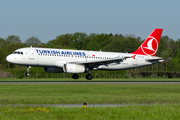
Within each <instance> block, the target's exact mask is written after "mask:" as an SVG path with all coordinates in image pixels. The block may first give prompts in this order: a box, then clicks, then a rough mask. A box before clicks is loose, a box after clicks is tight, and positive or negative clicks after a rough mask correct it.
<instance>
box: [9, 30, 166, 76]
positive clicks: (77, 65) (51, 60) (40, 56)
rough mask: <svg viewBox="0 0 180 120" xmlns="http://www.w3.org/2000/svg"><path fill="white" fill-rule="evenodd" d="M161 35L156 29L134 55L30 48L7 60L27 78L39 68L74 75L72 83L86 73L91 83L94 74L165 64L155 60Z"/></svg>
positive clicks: (160, 60)
mask: <svg viewBox="0 0 180 120" xmlns="http://www.w3.org/2000/svg"><path fill="white" fill-rule="evenodd" d="M162 31H163V29H158V28H157V29H155V30H154V31H153V32H152V33H151V34H150V35H149V36H148V37H147V39H146V40H145V41H144V42H143V43H142V44H141V46H140V47H139V48H138V49H137V50H136V51H135V52H133V53H119V52H102V51H85V50H68V49H51V48H38V47H28V48H20V49H17V50H15V52H14V53H12V54H10V55H8V56H7V57H6V60H7V61H8V62H10V63H13V64H17V65H24V66H27V67H28V69H27V73H26V75H27V76H29V70H30V68H31V66H36V67H44V71H45V72H50V73H62V72H66V73H71V74H73V75H72V78H73V79H78V78H79V75H78V74H80V73H85V72H87V75H86V79H87V80H91V79H92V78H93V76H92V75H91V74H90V71H91V70H125V69H132V68H137V67H143V66H148V65H153V64H156V63H160V62H163V61H164V59H163V58H161V57H157V56H156V53H157V50H158V45H159V42H160V39H161V34H162Z"/></svg>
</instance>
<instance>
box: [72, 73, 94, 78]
mask: <svg viewBox="0 0 180 120" xmlns="http://www.w3.org/2000/svg"><path fill="white" fill-rule="evenodd" d="M72 78H73V79H78V78H79V75H78V74H73V75H72ZM92 78H93V76H92V75H91V74H90V73H88V74H87V75H86V79H87V80H92Z"/></svg>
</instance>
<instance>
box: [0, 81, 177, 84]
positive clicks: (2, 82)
mask: <svg viewBox="0 0 180 120" xmlns="http://www.w3.org/2000/svg"><path fill="white" fill-rule="evenodd" d="M0 84H180V81H0Z"/></svg>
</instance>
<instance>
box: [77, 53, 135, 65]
mask: <svg viewBox="0 0 180 120" xmlns="http://www.w3.org/2000/svg"><path fill="white" fill-rule="evenodd" d="M127 58H132V56H128V57H127V56H126V57H116V58H113V59H103V60H87V61H77V62H73V63H75V64H84V65H87V66H88V67H98V66H100V65H105V66H108V64H111V63H116V64H120V62H122V61H123V60H125V59H127Z"/></svg>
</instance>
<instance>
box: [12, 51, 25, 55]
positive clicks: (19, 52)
mask: <svg viewBox="0 0 180 120" xmlns="http://www.w3.org/2000/svg"><path fill="white" fill-rule="evenodd" d="M13 54H20V55H23V52H21V51H15V52H14V53H13Z"/></svg>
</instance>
